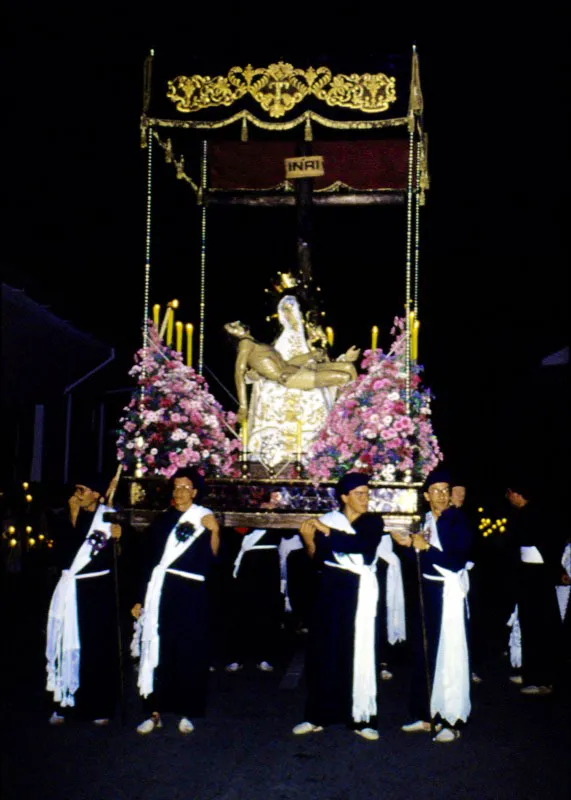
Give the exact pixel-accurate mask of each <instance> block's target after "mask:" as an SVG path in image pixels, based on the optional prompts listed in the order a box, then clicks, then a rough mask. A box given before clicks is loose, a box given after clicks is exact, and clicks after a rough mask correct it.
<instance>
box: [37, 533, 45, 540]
mask: <svg viewBox="0 0 571 800" xmlns="http://www.w3.org/2000/svg"><path fill="white" fill-rule="evenodd" d="M45 538H46V537H45V536H44V534H43V533H40V535H39V536H38V539H39V540H40V542H43V541H44V539H45Z"/></svg>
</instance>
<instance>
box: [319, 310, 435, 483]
mask: <svg viewBox="0 0 571 800" xmlns="http://www.w3.org/2000/svg"><path fill="white" fill-rule="evenodd" d="M391 334H392V335H393V336H394V337H395V339H394V341H393V344H392V346H391V348H390V350H389V352H388V353H386V354H385V353H383V351H382V350H366V351H365V353H364V358H363V361H362V364H361V367H362V368H363V369H364V370H365V372H364V373H363V374H361V375H359V376H358V377H357V379H356V380H354V381H353V382H352V383H350V384H348V385H347V386H346V387H345V388H344V389H343V390H342V392H341V393H340V395H339V397H338V399H337V401H336V402H335V405H334V406H333V408H332V409H331V411H330V413H329V416H328V418H327V420H326V422H325V425H324V426H323V428H322V430H321V431H320V433H319V435H318V436H317V438H316V439H315V441H314V442H313V443H312V445H311V447H310V449H309V454H308V456H309V463H308V466H307V472H308V474H309V476H310V477H311V478H312V479H313V480H316V481H320V480H338V479H339V478H341V477H342V476H343V475H344V474H345V473H346V472H347V471H349V470H360V471H362V472H364V473H367V474H369V475H371V476H372V477H373V478H375V479H377V480H383V481H387V482H392V481H399V480H402V481H405V482H411V481H412V480H413V479H422V478H424V477H425V476H426V475H428V473H429V472H431V471H432V470H433V469H434V467H435V466H436V465H437V464H438V462H439V461H440V460H441V459H442V453H441V451H440V448H439V446H438V441H437V439H436V436H435V435H434V432H433V430H432V423H431V421H430V413H431V410H430V401H431V397H432V396H431V393H430V390H429V389H426V388H422V387H421V381H420V374H419V373H420V371H421V369H422V368H421V367H419V366H413V368H412V375H411V397H410V415H409V414H407V412H406V369H405V353H406V332H405V330H404V320H402V319H399V318H398V317H396V318H395V320H394V327H393V328H392V330H391Z"/></svg>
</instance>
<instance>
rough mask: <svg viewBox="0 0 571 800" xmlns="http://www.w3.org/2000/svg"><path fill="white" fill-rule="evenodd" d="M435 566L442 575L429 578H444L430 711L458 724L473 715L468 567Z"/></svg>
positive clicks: (426, 576) (451, 722)
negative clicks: (467, 628)
mask: <svg viewBox="0 0 571 800" xmlns="http://www.w3.org/2000/svg"><path fill="white" fill-rule="evenodd" d="M434 569H435V570H436V571H437V572H439V573H440V575H442V577H441V578H438V577H436V576H434V575H424V576H423V577H425V578H427V579H429V580H438V581H444V589H443V594H442V622H441V625H440V640H439V642H438V652H437V655H436V666H435V669H434V680H433V684H432V696H431V698H430V713H431V715H432V716H433V717H434V716H436V714H440V716H441V717H442V718H443V719H445V720H447V722H449V723H450V724H451V725H454V724H455V723H456V722H457V721H458V720H459V719H460V720H462V721H463V722H466V720H467V719H468V716H469V714H470V709H471V704H470V669H469V662H468V642H467V639H466V621H465V606H466V597H467V595H468V591H469V588H470V580H469V578H468V570H467V569H461V570H459V571H458V572H453V571H452V570H448V569H444V567H440V566H438V565H437V564H435V565H434Z"/></svg>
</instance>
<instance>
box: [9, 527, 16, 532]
mask: <svg viewBox="0 0 571 800" xmlns="http://www.w3.org/2000/svg"><path fill="white" fill-rule="evenodd" d="M8 533H16V528H15V527H14V526H13V525H10V527H9V528H8Z"/></svg>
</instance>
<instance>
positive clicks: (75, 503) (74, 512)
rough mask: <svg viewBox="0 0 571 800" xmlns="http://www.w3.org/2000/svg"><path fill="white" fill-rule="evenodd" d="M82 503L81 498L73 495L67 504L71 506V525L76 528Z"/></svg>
mask: <svg viewBox="0 0 571 800" xmlns="http://www.w3.org/2000/svg"><path fill="white" fill-rule="evenodd" d="M80 502H81V501H80V499H79V497H78V496H77V495H76V494H72V496H71V497H70V498H69V500H68V501H67V504H68V506H69V516H70V519H71V524H72V525H74V526H75V523H76V521H77V517H78V515H79V504H80Z"/></svg>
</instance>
